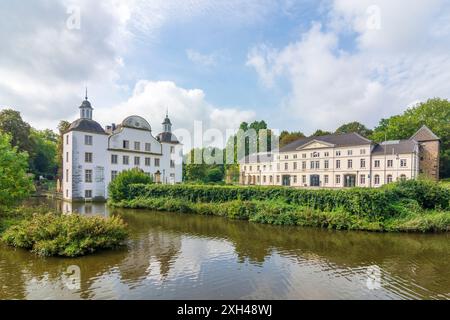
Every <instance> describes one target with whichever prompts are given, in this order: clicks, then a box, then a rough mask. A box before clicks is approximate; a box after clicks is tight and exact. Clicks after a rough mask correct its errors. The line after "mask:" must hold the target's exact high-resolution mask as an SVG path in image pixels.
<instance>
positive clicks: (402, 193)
mask: <svg viewBox="0 0 450 320" xmlns="http://www.w3.org/2000/svg"><path fill="white" fill-rule="evenodd" d="M394 192H396V193H397V195H398V197H399V198H407V199H414V200H416V201H417V202H418V203H419V205H420V206H421V207H422V208H425V209H434V208H442V209H447V208H449V207H450V205H449V203H450V190H449V189H447V188H445V187H443V186H442V185H440V184H438V183H436V182H433V181H429V180H422V179H421V180H407V181H401V182H398V183H397V184H395V185H394Z"/></svg>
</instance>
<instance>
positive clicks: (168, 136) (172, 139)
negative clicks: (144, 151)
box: [156, 132, 180, 144]
mask: <svg viewBox="0 0 450 320" xmlns="http://www.w3.org/2000/svg"><path fill="white" fill-rule="evenodd" d="M156 139H157V140H158V141H159V142H166V143H175V144H177V143H180V142H179V141H178V139H177V137H176V136H175V135H174V134H173V133H172V132H161V133H160V134H158V135H157V136H156Z"/></svg>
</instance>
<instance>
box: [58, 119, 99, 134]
mask: <svg viewBox="0 0 450 320" xmlns="http://www.w3.org/2000/svg"><path fill="white" fill-rule="evenodd" d="M69 131H82V132H90V133H97V134H106V132H105V130H103V128H102V126H101V125H100V124H99V123H98V122H96V121H94V120H89V119H78V120H75V121H74V122H72V123H71V125H70V127H69V129H68V130H67V132H69Z"/></svg>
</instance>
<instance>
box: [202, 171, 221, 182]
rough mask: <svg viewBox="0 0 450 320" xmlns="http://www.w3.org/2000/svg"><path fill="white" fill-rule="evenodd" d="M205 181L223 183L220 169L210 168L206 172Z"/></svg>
mask: <svg viewBox="0 0 450 320" xmlns="http://www.w3.org/2000/svg"><path fill="white" fill-rule="evenodd" d="M206 179H207V181H208V182H219V181H223V170H220V168H212V169H211V170H209V171H208V172H207V174H206Z"/></svg>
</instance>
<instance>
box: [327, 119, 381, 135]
mask: <svg viewBox="0 0 450 320" xmlns="http://www.w3.org/2000/svg"><path fill="white" fill-rule="evenodd" d="M352 132H356V133H359V134H360V135H362V136H363V137H366V138H367V137H370V136H371V135H372V133H373V132H372V130H370V129H368V128H367V127H366V126H365V125H363V124H362V123H360V122H358V121H353V122H349V123H346V124H343V125H342V126H340V127H339V128H337V129H336V131H335V133H352Z"/></svg>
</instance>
